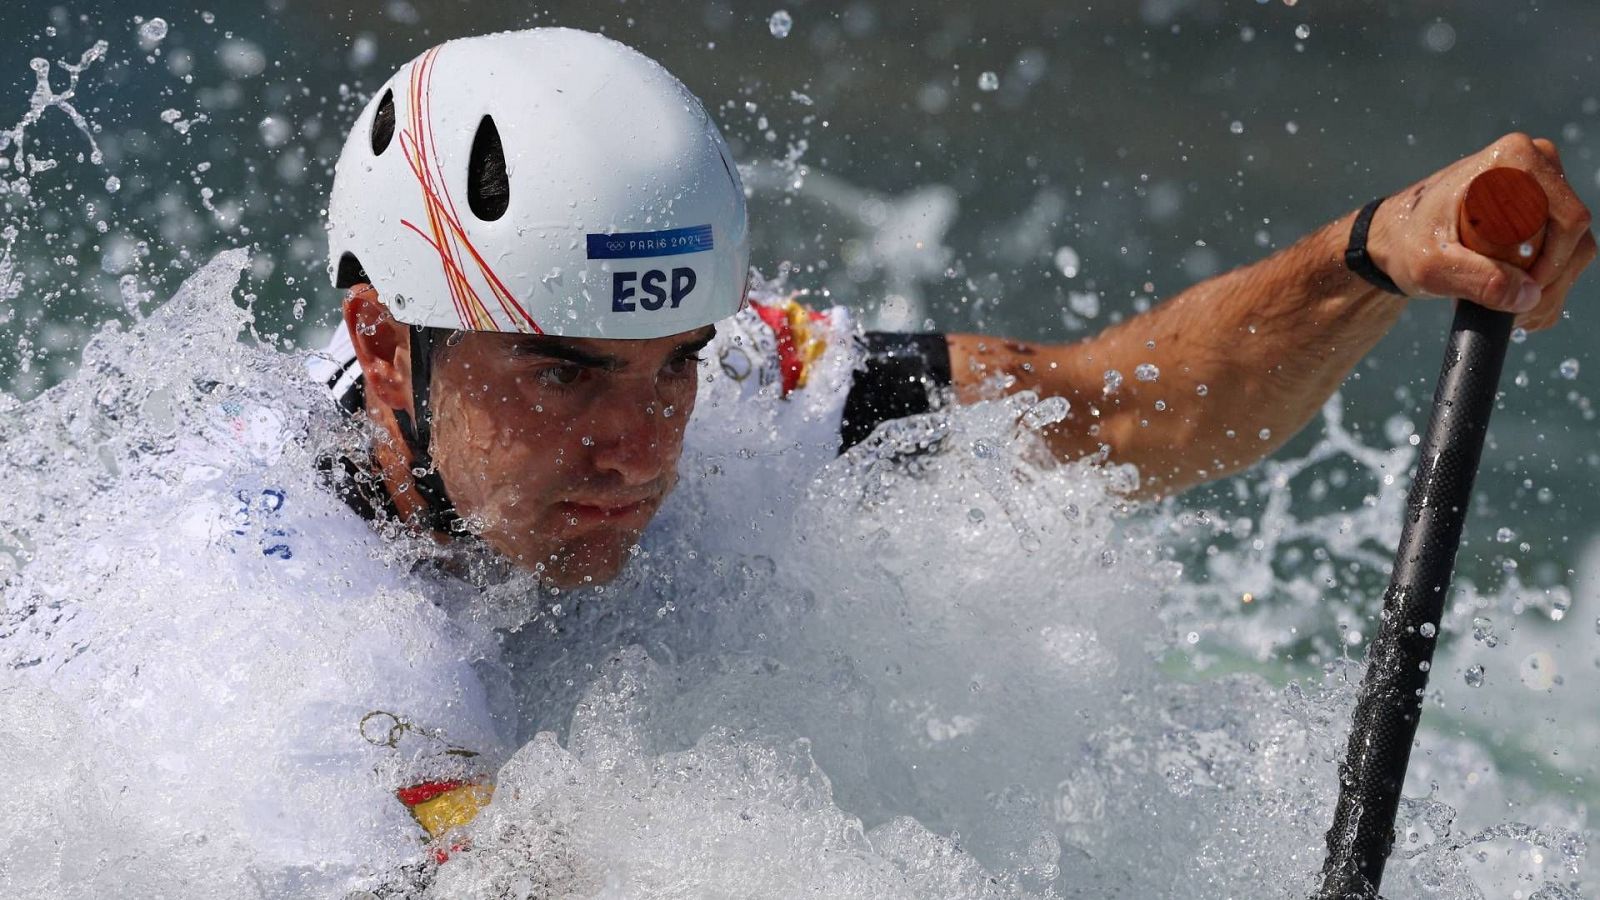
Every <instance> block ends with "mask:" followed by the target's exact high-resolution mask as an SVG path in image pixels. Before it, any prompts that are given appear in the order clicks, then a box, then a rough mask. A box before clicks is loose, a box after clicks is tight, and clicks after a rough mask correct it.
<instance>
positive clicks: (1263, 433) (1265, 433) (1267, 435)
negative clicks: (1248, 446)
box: [1256, 428, 1272, 441]
mask: <svg viewBox="0 0 1600 900" xmlns="http://www.w3.org/2000/svg"><path fill="white" fill-rule="evenodd" d="M1256 437H1258V438H1261V439H1262V440H1263V441H1270V440H1272V429H1271V428H1263V429H1261V430H1260V431H1258V432H1256Z"/></svg>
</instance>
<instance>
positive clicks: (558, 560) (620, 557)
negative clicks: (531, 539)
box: [501, 531, 639, 588]
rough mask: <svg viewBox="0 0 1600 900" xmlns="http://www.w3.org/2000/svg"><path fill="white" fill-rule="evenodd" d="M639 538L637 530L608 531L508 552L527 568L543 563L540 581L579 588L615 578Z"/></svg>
mask: <svg viewBox="0 0 1600 900" xmlns="http://www.w3.org/2000/svg"><path fill="white" fill-rule="evenodd" d="M638 539H639V532H637V531H626V532H617V531H607V532H605V533H594V534H587V535H582V536H578V537H574V538H572V539H569V540H567V541H564V542H562V543H561V544H560V545H558V546H556V547H553V548H552V547H551V546H550V545H549V544H544V545H542V546H540V547H538V548H537V549H534V548H529V549H521V548H519V550H518V551H515V552H512V553H508V554H506V555H507V556H509V557H510V558H511V559H512V560H514V561H515V562H516V564H517V566H518V567H520V568H522V569H525V570H528V571H537V570H538V565H539V563H540V562H543V564H544V568H543V570H542V571H539V580H540V581H542V582H543V583H544V584H546V585H548V586H550V587H557V588H576V587H583V586H585V585H592V584H605V583H607V582H609V581H611V580H612V579H614V578H616V577H617V574H618V573H619V572H621V571H622V569H623V567H624V566H626V565H627V564H628V560H630V559H632V554H630V553H629V552H628V548H629V547H632V546H633V545H634V544H635V543H636V542H637V541H638ZM501 552H502V553H504V552H505V551H504V550H502V551H501Z"/></svg>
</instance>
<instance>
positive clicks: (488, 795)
mask: <svg viewBox="0 0 1600 900" xmlns="http://www.w3.org/2000/svg"><path fill="white" fill-rule="evenodd" d="M394 793H395V796H396V797H398V798H399V799H400V802H401V803H403V804H405V806H406V809H409V810H410V811H411V817H412V818H414V819H416V820H417V824H418V825H421V826H422V830H423V831H426V832H427V833H428V837H429V838H431V839H434V840H437V839H438V838H440V837H441V836H443V835H444V834H446V833H448V832H449V831H450V830H452V829H455V828H460V827H461V826H463V825H466V824H468V823H470V822H471V821H472V820H473V819H475V818H477V816H478V813H479V812H481V811H482V810H483V808H484V807H485V806H488V805H489V801H490V800H491V799H493V798H494V785H492V784H483V783H481V782H476V781H425V782H423V783H421V784H414V785H412V786H410V787H404V788H401V789H400V790H398V791H395V792H394ZM462 848H463V845H462V844H459V843H458V844H452V845H450V847H448V848H446V847H443V846H441V847H438V848H436V849H435V850H434V859H435V861H437V862H441V863H442V862H444V861H445V860H446V859H449V858H450V852H451V851H454V850H460V849H462Z"/></svg>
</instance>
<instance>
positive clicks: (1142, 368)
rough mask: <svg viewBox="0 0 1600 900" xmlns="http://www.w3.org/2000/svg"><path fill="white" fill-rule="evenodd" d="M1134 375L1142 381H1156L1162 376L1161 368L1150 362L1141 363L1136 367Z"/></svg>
mask: <svg viewBox="0 0 1600 900" xmlns="http://www.w3.org/2000/svg"><path fill="white" fill-rule="evenodd" d="M1133 377H1134V378H1137V379H1139V380H1140V381H1155V380H1156V379H1157V378H1160V377H1161V370H1160V369H1158V368H1156V367H1155V366H1153V365H1151V364H1150V363H1140V364H1139V365H1137V366H1135V367H1134V369H1133Z"/></svg>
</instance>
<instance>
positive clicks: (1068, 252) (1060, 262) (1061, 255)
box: [1055, 247, 1079, 278]
mask: <svg viewBox="0 0 1600 900" xmlns="http://www.w3.org/2000/svg"><path fill="white" fill-rule="evenodd" d="M1055 262H1056V268H1057V269H1059V270H1061V274H1062V275H1065V276H1066V277H1068V278H1076V277H1077V276H1078V264H1079V259H1078V251H1076V250H1074V249H1072V248H1071V247H1062V248H1061V249H1059V250H1057V251H1056V257H1055Z"/></svg>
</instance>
